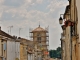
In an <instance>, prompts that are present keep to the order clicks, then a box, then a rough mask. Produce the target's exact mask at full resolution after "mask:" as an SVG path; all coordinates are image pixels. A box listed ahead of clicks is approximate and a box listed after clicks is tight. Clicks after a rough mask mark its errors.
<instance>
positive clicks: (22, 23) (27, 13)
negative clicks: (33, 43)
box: [0, 0, 68, 49]
mask: <svg viewBox="0 0 80 60" xmlns="http://www.w3.org/2000/svg"><path fill="white" fill-rule="evenodd" d="M67 4H68V0H0V26H1V27H2V30H3V31H5V32H7V33H10V28H9V26H13V28H11V35H16V36H19V28H22V29H21V30H20V36H21V37H23V38H28V39H30V38H29V28H33V29H34V28H36V27H38V25H39V22H40V25H41V27H43V28H45V27H48V26H49V46H50V47H49V48H50V49H56V48H57V47H58V46H60V33H61V32H62V30H61V27H60V25H59V21H58V19H59V17H60V14H63V13H64V11H65V7H66V5H67Z"/></svg>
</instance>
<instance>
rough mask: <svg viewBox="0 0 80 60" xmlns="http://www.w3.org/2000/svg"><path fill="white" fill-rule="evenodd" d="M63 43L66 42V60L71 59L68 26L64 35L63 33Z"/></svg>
mask: <svg viewBox="0 0 80 60" xmlns="http://www.w3.org/2000/svg"><path fill="white" fill-rule="evenodd" d="M65 37H66V38H65V44H66V49H65V50H66V53H65V58H66V60H71V45H70V44H71V35H70V26H68V27H66V35H65Z"/></svg>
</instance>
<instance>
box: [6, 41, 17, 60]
mask: <svg viewBox="0 0 80 60" xmlns="http://www.w3.org/2000/svg"><path fill="white" fill-rule="evenodd" d="M7 60H15V41H7Z"/></svg>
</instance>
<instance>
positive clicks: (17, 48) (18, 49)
mask: <svg viewBox="0 0 80 60" xmlns="http://www.w3.org/2000/svg"><path fill="white" fill-rule="evenodd" d="M15 45H16V58H18V59H19V60H20V42H15Z"/></svg>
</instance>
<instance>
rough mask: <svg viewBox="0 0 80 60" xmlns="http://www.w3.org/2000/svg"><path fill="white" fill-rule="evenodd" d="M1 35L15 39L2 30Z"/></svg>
mask: <svg viewBox="0 0 80 60" xmlns="http://www.w3.org/2000/svg"><path fill="white" fill-rule="evenodd" d="M0 35H2V36H5V37H8V38H13V37H12V36H11V35H9V34H8V33H6V32H4V31H2V30H0Z"/></svg>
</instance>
